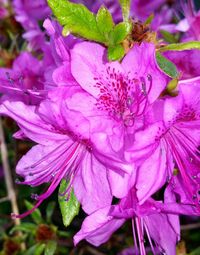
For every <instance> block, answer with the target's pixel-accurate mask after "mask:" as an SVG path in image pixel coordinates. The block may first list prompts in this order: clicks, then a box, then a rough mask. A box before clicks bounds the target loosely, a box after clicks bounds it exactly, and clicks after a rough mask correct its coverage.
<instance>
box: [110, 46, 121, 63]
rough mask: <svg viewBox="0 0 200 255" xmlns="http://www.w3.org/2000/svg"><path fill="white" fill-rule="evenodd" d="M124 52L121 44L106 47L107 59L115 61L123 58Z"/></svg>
mask: <svg viewBox="0 0 200 255" xmlns="http://www.w3.org/2000/svg"><path fill="white" fill-rule="evenodd" d="M124 54H125V51H124V48H123V46H122V45H121V44H118V45H115V46H110V47H108V59H109V61H116V60H120V59H122V58H123V56H124Z"/></svg>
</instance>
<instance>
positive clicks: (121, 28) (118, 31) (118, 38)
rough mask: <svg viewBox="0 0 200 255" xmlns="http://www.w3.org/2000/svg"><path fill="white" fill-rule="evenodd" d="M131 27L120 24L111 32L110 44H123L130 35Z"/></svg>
mask: <svg viewBox="0 0 200 255" xmlns="http://www.w3.org/2000/svg"><path fill="white" fill-rule="evenodd" d="M131 28H132V25H131V24H130V23H129V22H120V23H119V24H117V25H116V26H115V27H114V29H113V31H112V32H111V36H110V37H111V42H112V44H113V45H115V44H119V43H121V42H123V40H124V39H125V38H126V37H127V35H128V34H129V33H130V31H131Z"/></svg>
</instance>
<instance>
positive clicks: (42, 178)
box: [0, 87, 132, 217]
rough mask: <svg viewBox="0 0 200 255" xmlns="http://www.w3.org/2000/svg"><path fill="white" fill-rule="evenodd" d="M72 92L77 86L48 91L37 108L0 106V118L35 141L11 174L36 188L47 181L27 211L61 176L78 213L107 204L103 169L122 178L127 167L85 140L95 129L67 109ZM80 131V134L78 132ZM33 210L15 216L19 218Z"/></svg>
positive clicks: (107, 184) (39, 201) (106, 186)
mask: <svg viewBox="0 0 200 255" xmlns="http://www.w3.org/2000/svg"><path fill="white" fill-rule="evenodd" d="M74 90H77V88H74V87H69V88H67V89H66V88H63V89H61V88H59V89H57V90H55V91H52V92H50V93H49V99H47V100H44V101H42V103H41V104H40V106H39V107H35V106H28V105H25V104H23V103H21V102H9V101H6V102H4V103H3V104H2V105H1V106H0V112H1V114H5V115H8V116H10V117H11V118H13V119H14V120H15V121H16V122H17V123H18V125H19V127H20V129H21V131H22V132H23V134H24V136H26V137H28V138H30V139H31V140H33V141H34V142H36V143H38V145H36V146H34V147H33V148H32V149H31V150H30V151H29V152H28V153H27V154H26V155H25V156H24V157H22V159H21V160H20V161H19V163H18V165H17V167H16V172H17V174H19V175H20V176H22V177H23V178H24V181H23V182H21V184H27V185H32V186H38V185H40V184H42V183H47V182H48V183H49V182H50V183H51V184H50V186H49V188H48V189H47V191H46V192H45V193H44V194H42V195H39V196H37V195H35V196H34V198H35V199H37V201H38V202H37V204H36V205H35V207H34V208H33V210H34V209H35V208H36V207H38V206H39V205H40V204H41V203H42V201H43V200H44V199H46V198H47V197H48V196H50V195H51V194H52V192H53V191H54V190H55V188H56V187H57V186H58V185H59V183H60V181H61V180H62V179H63V178H66V179H67V180H69V181H70V184H69V188H68V189H67V190H66V192H65V193H68V192H69V191H70V190H71V188H72V186H73V187H74V190H75V193H76V195H77V197H78V199H79V201H80V202H81V203H82V206H83V209H84V210H85V211H86V212H87V213H91V212H93V211H95V210H96V209H98V208H99V207H100V206H105V205H108V204H110V203H111V199H112V196H111V193H110V186H109V183H108V180H107V174H108V170H110V169H111V170H112V171H116V172H119V174H124V173H126V171H127V172H130V170H131V169H132V168H131V167H130V166H129V165H128V164H127V163H125V162H122V161H121V160H118V158H117V156H116V158H114V157H113V155H108V153H106V154H103V152H99V151H98V150H97V149H96V147H95V144H93V143H92V141H90V140H89V138H90V137H89V134H88V132H89V130H92V128H93V129H96V132H98V129H100V128H101V127H96V128H95V127H92V126H90V125H89V122H88V121H87V119H85V118H84V117H81V116H79V114H77V112H76V111H74V110H72V109H70V108H68V106H67V101H68V99H69V98H70V97H71V96H72V95H73V93H74ZM83 104H84V101H83V102H82V106H83ZM69 112H71V115H70V117H69V116H68V115H69ZM72 113H73V114H74V115H73V118H75V119H76V124H75V123H73V125H75V126H74V127H76V133H74V131H75V130H74V129H73V127H72V125H71V122H72V119H71V118H72ZM83 129H85V134H83V132H82V134H81V131H83ZM79 130H80V132H79ZM101 162H103V163H104V164H102V163H101ZM33 210H31V211H28V212H26V213H24V214H22V215H21V216H20V215H19V216H17V217H24V216H26V215H28V214H30V213H31V212H32V211H33Z"/></svg>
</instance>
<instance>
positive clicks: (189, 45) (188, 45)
mask: <svg viewBox="0 0 200 255" xmlns="http://www.w3.org/2000/svg"><path fill="white" fill-rule="evenodd" d="M194 49H196V50H200V42H199V41H192V42H185V43H173V44H169V45H167V46H164V47H162V48H160V49H159V51H160V52H163V51H169V50H170V51H182V50H194Z"/></svg>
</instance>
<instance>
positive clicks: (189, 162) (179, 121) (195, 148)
mask: <svg viewBox="0 0 200 255" xmlns="http://www.w3.org/2000/svg"><path fill="white" fill-rule="evenodd" d="M199 86H200V78H199V77H198V78H195V79H191V80H185V81H181V82H180V83H179V95H178V96H177V97H175V98H165V99H161V100H159V101H157V102H156V104H155V105H154V106H153V109H152V111H150V112H149V117H148V118H149V119H148V121H149V125H148V126H147V128H145V129H144V130H142V131H140V132H138V133H137V134H136V135H135V142H134V144H133V146H132V148H131V149H130V150H129V152H128V153H127V156H130V159H131V160H133V162H134V164H137V165H138V171H137V173H138V174H137V184H136V188H137V196H138V199H139V202H140V204H142V203H143V202H144V201H145V200H146V199H148V198H149V197H150V196H151V195H152V194H153V193H155V192H156V191H157V190H159V189H160V188H161V187H162V186H163V185H164V184H165V183H166V182H169V183H170V185H172V187H173V189H176V186H177V185H178V183H179V184H181V186H182V187H183V189H184V190H185V193H186V196H185V195H184V196H183V193H182V194H180V195H181V197H180V199H181V201H184V200H185V201H186V198H187V201H190V203H191V204H193V205H194V206H195V205H196V206H197V208H199V201H200V196H199V188H200V175H199V173H200V169H199V160H200V158H199V140H200V133H199V127H200V119H199V103H200V95H199ZM136 162H138V163H136ZM174 169H177V170H174ZM174 175H177V178H178V182H177V180H176V178H175V177H174ZM147 179H148V181H147ZM175 180H176V181H175Z"/></svg>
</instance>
